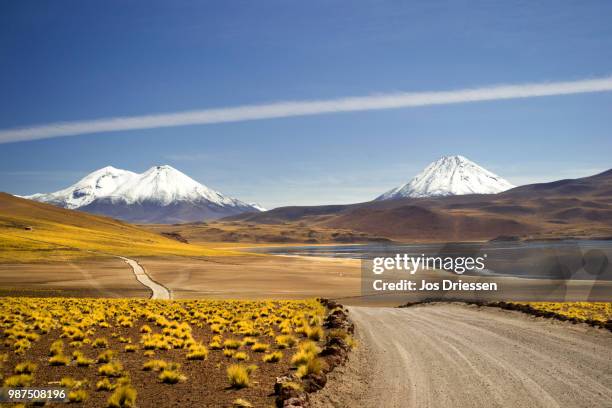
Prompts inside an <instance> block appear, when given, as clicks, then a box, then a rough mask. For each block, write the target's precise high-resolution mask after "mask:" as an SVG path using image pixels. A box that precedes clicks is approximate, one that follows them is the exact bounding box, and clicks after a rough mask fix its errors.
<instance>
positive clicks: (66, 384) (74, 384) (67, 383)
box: [60, 377, 87, 389]
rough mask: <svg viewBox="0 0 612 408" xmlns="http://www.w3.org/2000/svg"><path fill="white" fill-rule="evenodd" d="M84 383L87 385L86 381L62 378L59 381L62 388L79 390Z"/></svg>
mask: <svg viewBox="0 0 612 408" xmlns="http://www.w3.org/2000/svg"><path fill="white" fill-rule="evenodd" d="M85 383H87V381H86V380H82V381H77V380H75V379H74V378H72V377H62V379H61V380H60V385H61V386H62V387H63V388H70V389H76V388H81V387H82V386H83V385H85Z"/></svg>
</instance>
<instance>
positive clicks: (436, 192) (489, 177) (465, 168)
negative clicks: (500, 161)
mask: <svg viewBox="0 0 612 408" xmlns="http://www.w3.org/2000/svg"><path fill="white" fill-rule="evenodd" d="M513 187H514V185H512V184H510V183H509V182H508V181H506V180H504V179H503V178H501V177H499V176H498V175H496V174H493V173H491V172H490V171H488V170H486V169H484V168H482V167H480V166H479V165H477V164H476V163H474V162H473V161H471V160H469V159H467V158H466V157H464V156H459V155H457V156H444V157H442V158H440V159H438V160H436V161H435V162H433V163H431V164H430V165H428V166H427V167H426V168H425V170H423V171H422V172H421V173H419V174H418V175H417V176H416V177H414V178H413V179H412V180H411V181H410V182H408V183H406V184H404V185H402V186H399V187H397V188H394V189H392V190H390V191H387V192H386V193H385V194H383V195H381V196H379V197H378V198H377V200H388V199H393V198H402V197H433V196H448V195H463V194H495V193H500V192H502V191H506V190H508V189H511V188H513Z"/></svg>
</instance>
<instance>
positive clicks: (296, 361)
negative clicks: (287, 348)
mask: <svg viewBox="0 0 612 408" xmlns="http://www.w3.org/2000/svg"><path fill="white" fill-rule="evenodd" d="M313 358H315V355H314V354H312V353H308V352H306V351H303V350H298V352H297V353H295V354H294V355H293V356H292V357H291V365H293V366H295V367H298V366H301V365H304V364H306V363H308V362H309V361H310V360H312V359H313Z"/></svg>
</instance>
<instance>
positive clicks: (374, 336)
mask: <svg viewBox="0 0 612 408" xmlns="http://www.w3.org/2000/svg"><path fill="white" fill-rule="evenodd" d="M350 314H351V316H352V319H353V320H354V322H355V324H356V338H357V341H358V344H359V346H358V348H357V349H356V350H355V352H354V354H353V355H352V357H351V359H350V361H349V363H348V364H347V365H346V366H345V367H342V368H340V369H338V370H336V371H334V372H333V373H332V375H331V377H330V381H329V382H328V385H327V386H326V387H325V388H324V390H323V391H321V392H319V393H317V394H316V395H315V397H314V406H315V407H436V408H444V407H458V408H461V407H612V333H610V332H608V331H605V330H603V329H595V328H591V327H588V326H586V325H576V326H574V325H571V324H569V323H566V322H558V321H551V320H545V319H538V318H533V317H531V316H527V315H524V314H521V313H518V312H512V311H504V310H500V309H495V308H477V307H475V306H468V305H462V304H432V305H422V306H416V307H412V308H406V309H395V308H360V307H353V308H350Z"/></svg>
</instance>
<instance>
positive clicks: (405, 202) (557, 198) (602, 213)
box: [231, 170, 612, 241]
mask: <svg viewBox="0 0 612 408" xmlns="http://www.w3.org/2000/svg"><path fill="white" fill-rule="evenodd" d="M231 220H234V221H236V220H241V221H248V222H250V223H268V224H274V223H284V222H302V223H306V224H307V225H312V226H324V227H331V228H343V229H351V230H354V231H357V232H362V233H368V234H375V235H377V236H384V237H387V238H391V239H398V240H436V241H448V240H488V239H493V238H496V237H498V236H521V237H523V238H556V237H570V236H571V237H602V236H612V170H608V171H606V172H604V173H601V174H597V175H594V176H590V177H584V178H579V179H568V180H559V181H555V182H552V183H540V184H530V185H525V186H521V187H517V188H514V189H512V190H508V191H506V192H503V193H499V194H490V195H483V194H480V195H479V194H473V195H463V196H450V197H435V198H403V199H397V200H388V201H373V202H367V203H359V204H351V205H333V206H317V207H283V208H278V209H274V210H271V211H267V212H265V213H260V214H245V215H242V216H237V217H231Z"/></svg>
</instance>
